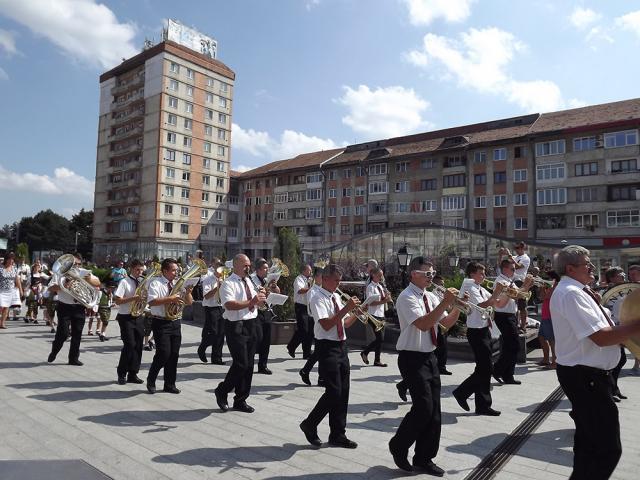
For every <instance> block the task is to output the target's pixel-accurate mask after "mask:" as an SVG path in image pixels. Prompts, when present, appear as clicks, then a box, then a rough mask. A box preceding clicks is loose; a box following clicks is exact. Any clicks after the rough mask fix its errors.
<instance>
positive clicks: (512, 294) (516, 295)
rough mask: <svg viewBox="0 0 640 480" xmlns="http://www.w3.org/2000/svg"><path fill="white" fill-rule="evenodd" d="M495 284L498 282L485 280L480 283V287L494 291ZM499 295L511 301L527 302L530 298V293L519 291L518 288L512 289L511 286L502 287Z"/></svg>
mask: <svg viewBox="0 0 640 480" xmlns="http://www.w3.org/2000/svg"><path fill="white" fill-rule="evenodd" d="M497 284H498V282H496V281H495V280H487V279H485V280H484V281H483V282H482V285H484V286H485V287H487V288H488V289H489V290H494V289H495V287H496V285H497ZM503 285H504V284H503ZM501 293H502V295H505V296H507V297H509V298H510V299H512V300H526V301H527V302H528V301H529V299H530V298H531V292H529V291H524V290H520V289H519V288H518V287H514V286H513V285H504V288H503V289H502V292H501Z"/></svg>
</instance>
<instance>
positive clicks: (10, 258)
mask: <svg viewBox="0 0 640 480" xmlns="http://www.w3.org/2000/svg"><path fill="white" fill-rule="evenodd" d="M16 296H17V297H18V298H20V297H22V296H23V294H22V285H21V283H20V278H19V277H18V269H17V268H16V265H15V255H14V254H13V253H10V254H8V255H7V257H6V258H5V259H4V262H3V263H2V266H0V328H7V325H6V323H7V317H8V316H9V308H10V307H11V305H13V304H14V301H15V298H16Z"/></svg>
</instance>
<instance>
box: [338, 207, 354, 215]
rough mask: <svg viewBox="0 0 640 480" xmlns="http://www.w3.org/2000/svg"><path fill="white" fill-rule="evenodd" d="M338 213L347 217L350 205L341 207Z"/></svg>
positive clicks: (349, 212) (349, 213)
mask: <svg viewBox="0 0 640 480" xmlns="http://www.w3.org/2000/svg"><path fill="white" fill-rule="evenodd" d="M340 215H342V216H343V217H348V216H349V215H351V207H350V206H346V207H342V208H341V209H340Z"/></svg>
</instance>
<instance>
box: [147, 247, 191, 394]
mask: <svg viewBox="0 0 640 480" xmlns="http://www.w3.org/2000/svg"><path fill="white" fill-rule="evenodd" d="M161 265H162V266H161V272H162V275H161V276H160V277H157V278H154V279H153V280H152V281H151V282H150V283H149V289H148V293H147V300H148V302H149V308H150V310H151V317H152V323H151V328H152V329H153V338H155V341H156V353H155V355H154V356H153V361H152V362H151V367H149V373H148V375H147V390H148V391H149V393H152V394H153V393H156V378H157V377H158V373H159V372H160V369H161V368H164V388H163V391H164V392H167V393H180V390H179V389H178V388H177V387H176V375H177V370H178V358H179V357H180V344H181V343H182V330H181V324H180V319H179V318H178V319H177V320H174V321H171V320H169V318H167V314H166V307H167V306H168V305H170V304H176V303H177V304H186V305H191V304H192V303H193V297H192V296H191V289H192V287H187V288H186V292H185V296H184V299H183V297H182V295H181V294H180V293H175V294H173V295H172V294H171V291H172V290H173V282H174V280H177V278H176V277H177V276H178V262H176V261H175V260H174V259H173V258H165V259H164V260H163V261H162V264H161Z"/></svg>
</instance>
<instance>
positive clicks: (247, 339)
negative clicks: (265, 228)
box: [214, 253, 266, 413]
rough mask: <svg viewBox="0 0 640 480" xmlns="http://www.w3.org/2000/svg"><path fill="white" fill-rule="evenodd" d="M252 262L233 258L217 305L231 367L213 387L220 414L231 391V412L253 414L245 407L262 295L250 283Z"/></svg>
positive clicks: (236, 257) (240, 255)
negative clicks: (230, 270)
mask: <svg viewBox="0 0 640 480" xmlns="http://www.w3.org/2000/svg"><path fill="white" fill-rule="evenodd" d="M250 270H251V261H250V260H249V257H247V256H246V255H244V254H242V253H239V254H238V255H236V256H235V257H234V258H233V273H232V274H231V275H229V278H227V279H226V280H225V281H224V283H223V284H222V287H221V288H220V304H221V305H222V307H223V308H224V314H223V316H224V318H225V320H226V324H225V334H226V337H227V346H228V347H229V353H231V358H232V362H231V366H230V367H229V371H228V372H227V375H226V376H225V378H224V380H223V381H222V382H221V383H220V384H219V385H218V386H217V387H216V389H215V392H214V393H215V396H216V402H217V404H218V406H219V407H220V410H222V411H223V412H226V411H227V410H229V403H228V400H227V395H228V394H229V393H230V392H231V391H232V390H234V391H235V397H234V400H233V409H234V410H238V411H240V412H245V413H252V412H254V411H255V409H254V408H253V407H252V406H250V405H248V404H247V398H249V394H250V392H251V380H252V378H253V365H254V361H255V360H254V357H255V354H256V329H255V324H254V322H255V319H256V317H257V316H258V307H259V306H261V305H263V304H264V301H265V300H266V296H265V294H264V291H262V290H260V291H256V289H255V287H254V285H253V283H252V282H251V280H250V279H249V271H250Z"/></svg>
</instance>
